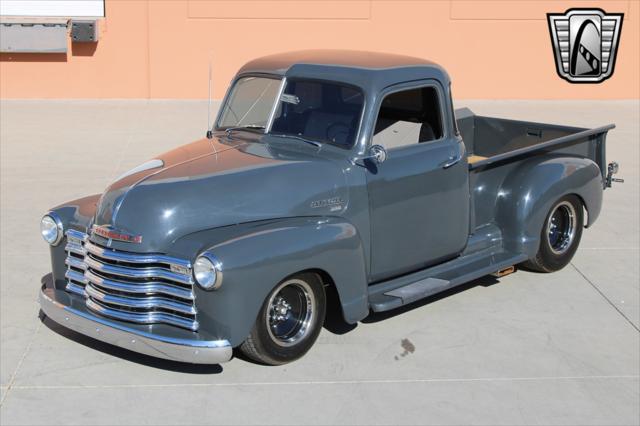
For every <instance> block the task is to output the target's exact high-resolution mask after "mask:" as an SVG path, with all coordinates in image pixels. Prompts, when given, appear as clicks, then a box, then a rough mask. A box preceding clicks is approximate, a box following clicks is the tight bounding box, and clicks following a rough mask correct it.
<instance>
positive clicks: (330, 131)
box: [326, 121, 351, 143]
mask: <svg viewBox="0 0 640 426" xmlns="http://www.w3.org/2000/svg"><path fill="white" fill-rule="evenodd" d="M350 130H351V128H350V127H349V126H348V125H347V124H345V123H341V122H339V121H337V122H335V123H331V124H330V125H328V126H327V134H326V136H327V139H328V140H330V141H333V142H336V143H341V142H342V141H337V140H336V139H337V138H338V136H341V135H344V139H343V141H344V140H346V139H347V138H348V137H349V131H350Z"/></svg>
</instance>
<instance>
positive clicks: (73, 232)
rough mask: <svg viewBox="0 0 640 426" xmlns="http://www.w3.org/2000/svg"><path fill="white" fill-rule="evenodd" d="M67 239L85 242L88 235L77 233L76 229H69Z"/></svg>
mask: <svg viewBox="0 0 640 426" xmlns="http://www.w3.org/2000/svg"><path fill="white" fill-rule="evenodd" d="M66 234H67V239H69V238H73V239H75V240H80V241H85V240H86V239H87V238H88V235H87V234H85V233H84V232H80V231H76V230H75V229H69V230H68V231H67V232H66Z"/></svg>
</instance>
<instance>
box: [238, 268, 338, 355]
mask: <svg viewBox="0 0 640 426" xmlns="http://www.w3.org/2000/svg"><path fill="white" fill-rule="evenodd" d="M287 305H288V307H287ZM309 308H310V309H311V311H310V313H309V311H308V309H309ZM282 309H285V310H286V313H285V312H284V311H282ZM305 309H307V310H305ZM326 309H327V308H326V295H325V290H324V286H323V284H322V281H321V280H320V278H319V277H318V276H317V275H316V274H313V273H302V274H298V275H294V276H291V277H289V278H287V279H285V280H284V281H282V282H280V283H279V284H278V285H277V286H276V287H275V288H274V289H273V290H272V291H271V293H269V296H267V298H266V300H265V301H264V303H263V305H262V308H261V309H260V312H259V313H258V318H257V319H256V322H255V324H254V325H253V329H252V330H251V333H250V334H249V337H247V339H246V340H245V341H244V342H243V343H242V345H240V351H241V352H242V353H243V354H244V355H245V356H247V357H248V358H251V359H252V360H254V361H257V362H259V363H262V364H267V365H281V364H286V363H288V362H292V361H295V360H297V359H298V358H300V357H302V356H303V355H304V354H305V353H307V351H308V350H309V349H311V346H313V344H314V343H315V341H316V339H317V338H318V335H319V334H320V330H321V329H322V325H323V324H324V319H325V315H326ZM308 315H310V317H309V316H308Z"/></svg>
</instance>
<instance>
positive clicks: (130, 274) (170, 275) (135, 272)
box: [84, 256, 193, 285]
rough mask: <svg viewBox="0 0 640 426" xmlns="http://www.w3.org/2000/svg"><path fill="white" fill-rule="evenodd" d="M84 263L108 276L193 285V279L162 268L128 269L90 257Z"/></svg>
mask: <svg viewBox="0 0 640 426" xmlns="http://www.w3.org/2000/svg"><path fill="white" fill-rule="evenodd" d="M84 263H85V264H86V265H87V266H88V267H89V268H92V269H95V270H98V271H100V272H105V273H107V274H112V275H119V276H122V277H127V278H164V279H167V280H170V281H177V282H180V283H183V284H189V285H193V278H192V277H190V276H186V275H182V274H176V273H174V272H171V271H168V270H166V269H162V268H135V269H134V268H127V267H124V266H115V265H110V264H108V263H102V262H100V261H99V260H96V259H93V258H91V257H89V256H87V257H85V258H84Z"/></svg>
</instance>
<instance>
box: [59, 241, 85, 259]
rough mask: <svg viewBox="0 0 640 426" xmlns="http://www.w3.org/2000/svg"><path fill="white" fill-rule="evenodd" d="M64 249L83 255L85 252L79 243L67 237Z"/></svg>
mask: <svg viewBox="0 0 640 426" xmlns="http://www.w3.org/2000/svg"><path fill="white" fill-rule="evenodd" d="M64 249H65V251H68V252H71V253H75V254H78V255H80V256H84V255H85V254H87V252H86V251H85V249H84V248H83V247H82V244H81V243H77V242H75V240H74V239H69V238H67V245H66V246H64Z"/></svg>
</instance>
